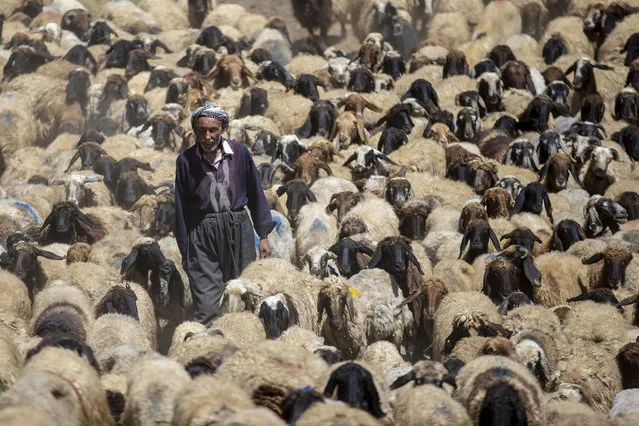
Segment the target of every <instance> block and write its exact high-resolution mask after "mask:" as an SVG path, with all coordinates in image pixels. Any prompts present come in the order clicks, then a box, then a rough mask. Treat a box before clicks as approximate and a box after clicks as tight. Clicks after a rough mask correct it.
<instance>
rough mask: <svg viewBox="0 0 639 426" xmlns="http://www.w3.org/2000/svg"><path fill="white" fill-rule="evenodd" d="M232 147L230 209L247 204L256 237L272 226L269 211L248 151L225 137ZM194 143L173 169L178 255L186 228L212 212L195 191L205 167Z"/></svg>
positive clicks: (262, 235)
mask: <svg viewBox="0 0 639 426" xmlns="http://www.w3.org/2000/svg"><path fill="white" fill-rule="evenodd" d="M227 142H228V143H229V144H230V145H231V148H232V150H233V157H232V160H231V161H232V162H233V165H232V168H233V172H232V176H231V181H232V184H231V188H230V189H231V190H230V193H231V199H230V201H231V210H233V211H238V210H242V209H243V208H244V207H245V206H248V208H249V211H250V213H251V219H252V221H253V227H254V228H255V232H256V233H257V235H258V236H259V237H260V238H263V237H266V236H267V235H268V234H269V233H270V232H271V231H272V230H273V228H274V227H275V222H273V218H272V217H271V210H270V209H269V206H268V204H267V202H266V197H265V196H264V191H263V190H262V183H261V181H260V175H259V173H258V172H257V169H256V168H255V163H254V162H253V158H252V157H251V154H250V153H249V150H248V149H247V148H246V147H245V146H244V145H242V144H239V143H237V142H235V141H231V140H227ZM196 150H197V145H193V146H192V147H190V148H189V149H187V150H186V151H184V152H183V153H182V154H180V155H179V156H178V158H177V160H176V170H175V210H176V211H175V213H176V215H175V216H176V227H175V230H176V231H175V234H176V235H175V238H176V240H177V244H178V247H179V249H180V253H181V255H182V258H184V257H185V256H186V247H187V242H188V235H189V231H190V230H191V229H193V228H194V227H195V226H197V225H198V224H199V223H200V222H201V221H202V220H203V219H204V217H205V216H206V215H207V214H208V213H218V212H215V211H213V208H212V207H211V205H210V203H209V202H208V200H207V199H205V196H206V195H205V194H200V193H198V191H197V188H198V185H199V184H200V182H201V181H202V179H203V178H204V177H205V175H206V168H205V167H202V161H203V160H201V159H200V158H199V157H198V155H197V151H196Z"/></svg>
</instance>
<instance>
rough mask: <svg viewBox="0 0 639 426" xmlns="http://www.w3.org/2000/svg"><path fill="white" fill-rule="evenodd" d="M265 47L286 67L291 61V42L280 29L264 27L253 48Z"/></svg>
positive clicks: (275, 59) (274, 59)
mask: <svg viewBox="0 0 639 426" xmlns="http://www.w3.org/2000/svg"><path fill="white" fill-rule="evenodd" d="M259 48H263V49H265V50H266V51H268V52H269V53H270V55H271V57H272V59H273V61H276V62H277V63H279V64H280V65H281V66H283V67H285V66H287V65H288V64H289V63H290V62H291V58H292V57H293V54H292V52H291V42H290V41H289V40H287V37H286V36H285V35H284V34H282V33H281V32H280V31H279V30H277V29H274V28H264V29H263V30H262V31H260V33H259V35H258V36H257V37H256V38H255V41H254V42H253V47H252V50H253V51H255V50H256V49H259Z"/></svg>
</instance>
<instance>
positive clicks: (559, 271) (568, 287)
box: [532, 253, 589, 308]
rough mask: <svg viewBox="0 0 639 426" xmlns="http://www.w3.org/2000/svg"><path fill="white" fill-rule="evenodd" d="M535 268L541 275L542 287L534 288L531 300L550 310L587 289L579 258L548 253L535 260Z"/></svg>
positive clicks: (585, 273) (584, 271) (585, 276)
mask: <svg viewBox="0 0 639 426" xmlns="http://www.w3.org/2000/svg"><path fill="white" fill-rule="evenodd" d="M535 266H536V267H537V268H538V269H539V270H540V271H541V273H542V279H541V282H542V285H541V287H539V288H535V289H534V292H533V297H532V300H533V302H535V303H538V304H541V305H543V306H546V307H548V308H551V307H553V306H556V305H560V304H562V303H566V300H567V299H568V298H571V297H575V296H578V295H580V294H581V293H583V292H585V291H586V290H587V289H588V287H589V282H588V280H589V276H588V270H587V268H586V267H584V266H583V265H581V262H580V261H579V258H577V257H575V256H572V255H569V254H564V253H548V254H544V255H541V256H538V257H537V258H536V259H535Z"/></svg>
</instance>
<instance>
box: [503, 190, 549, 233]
mask: <svg viewBox="0 0 639 426" xmlns="http://www.w3.org/2000/svg"><path fill="white" fill-rule="evenodd" d="M542 204H543V206H545V207H546V214H547V215H548V219H550V223H553V218H552V206H551V204H550V198H549V197H548V190H546V187H545V186H543V185H542V184H541V183H539V182H531V183H529V184H528V185H526V187H525V188H524V189H522V190H521V192H520V193H519V195H518V196H517V198H516V199H515V205H514V207H513V208H512V210H511V211H510V215H511V216H512V215H514V214H517V213H520V212H530V213H534V214H537V215H538V214H541V209H542Z"/></svg>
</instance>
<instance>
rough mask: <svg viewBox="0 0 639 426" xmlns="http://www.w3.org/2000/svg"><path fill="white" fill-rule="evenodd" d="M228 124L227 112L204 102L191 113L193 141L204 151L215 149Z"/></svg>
mask: <svg viewBox="0 0 639 426" xmlns="http://www.w3.org/2000/svg"><path fill="white" fill-rule="evenodd" d="M228 125H229V116H228V114H227V113H226V112H225V111H224V110H223V109H222V108H220V107H218V106H217V105H215V104H213V103H211V102H207V103H205V104H204V106H203V107H200V108H198V109H196V110H195V111H193V114H192V115H191V127H193V133H194V134H195V141H196V143H199V144H200V149H202V151H204V152H210V151H212V150H213V149H215V147H216V146H217V144H218V143H219V141H220V137H221V136H222V133H224V131H225V130H226V129H227V127H228Z"/></svg>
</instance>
